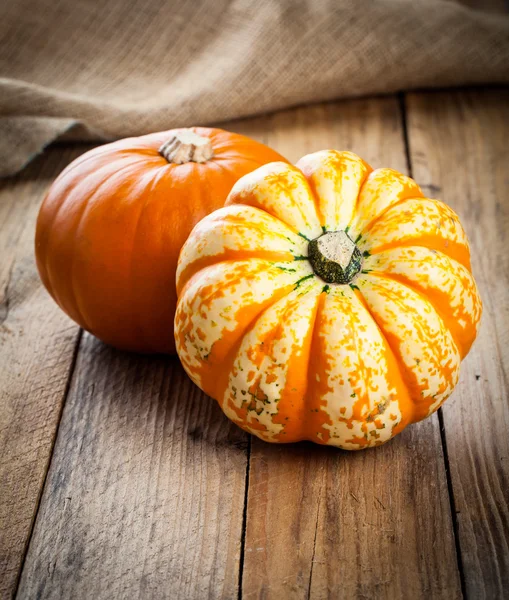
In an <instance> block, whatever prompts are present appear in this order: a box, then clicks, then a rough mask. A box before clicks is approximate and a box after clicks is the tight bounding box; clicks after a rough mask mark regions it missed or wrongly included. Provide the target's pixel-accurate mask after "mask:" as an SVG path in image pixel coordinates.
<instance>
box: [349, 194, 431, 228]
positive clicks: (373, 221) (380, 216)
mask: <svg viewBox="0 0 509 600" xmlns="http://www.w3.org/2000/svg"><path fill="white" fill-rule="evenodd" d="M359 196H360V193H359ZM359 196H358V197H359ZM409 200H422V198H420V197H418V196H417V197H415V198H414V197H413V198H401V199H400V200H398V201H397V202H395V203H394V204H389V206H386V207H385V208H384V209H383V210H382V211H381V212H379V213H378V214H377V215H376V216H375V217H373V218H372V219H371V221H369V223H366V224H365V225H364V227H363V228H362V230H361V231H359V235H360V236H362V237H365V236H367V235H369V232H370V231H371V229H372V228H373V227H374V226H375V225H376V224H377V223H378V222H379V221H381V220H382V219H383V217H385V215H386V214H387V213H388V212H389V211H390V210H392V209H393V208H397V207H398V206H399V205H400V204H404V203H405V202H408V201H409ZM354 221H355V218H354ZM353 225H355V223H353Z"/></svg>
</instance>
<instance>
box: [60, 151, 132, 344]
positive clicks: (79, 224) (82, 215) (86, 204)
mask: <svg viewBox="0 0 509 600" xmlns="http://www.w3.org/2000/svg"><path fill="white" fill-rule="evenodd" d="M140 162H141V161H140ZM105 166H106V167H108V168H109V167H110V165H108V164H107V165H105ZM133 166H134V165H133V164H131V163H129V164H128V165H125V166H124V167H122V168H121V169H119V170H118V171H114V172H113V173H109V175H108V174H107V176H106V177H105V178H104V179H103V180H102V181H101V183H100V184H99V185H98V186H97V187H96V188H94V190H93V192H92V193H91V194H90V195H88V196H87V197H86V199H85V201H84V202H83V210H82V211H81V213H80V216H79V217H78V222H77V224H76V228H75V230H74V233H73V236H72V237H73V240H74V241H73V248H74V246H75V244H76V240H77V239H78V237H77V236H78V233H79V231H80V229H81V228H82V227H83V226H84V223H85V222H86V218H85V215H86V213H87V212H88V211H89V209H90V206H91V203H92V199H94V198H96V197H97V193H98V192H99V191H100V190H101V188H102V187H103V186H104V185H106V184H107V183H108V181H109V179H110V177H111V176H112V175H115V176H117V175H119V174H120V173H122V172H123V171H125V170H128V168H129V169H130V168H133ZM67 197H68V196H67ZM62 204H63V203H62ZM76 255H77V252H76V251H75V250H74V251H73V252H72V258H71V265H70V274H71V277H70V282H71V285H70V286H69V287H70V289H71V291H72V296H73V299H74V304H75V306H76V308H77V309H78V311H77V312H78V314H79V315H80V317H81V319H82V320H83V323H84V324H85V329H86V330H87V331H90V332H91V333H94V329H95V328H92V327H90V325H89V324H88V322H89V320H88V319H86V318H85V315H84V313H83V310H82V308H81V307H80V305H79V301H78V297H79V294H76V291H75V286H76V269H75V268H74V266H75V264H76Z"/></svg>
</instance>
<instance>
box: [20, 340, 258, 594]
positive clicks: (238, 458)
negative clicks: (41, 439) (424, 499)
mask: <svg viewBox="0 0 509 600" xmlns="http://www.w3.org/2000/svg"><path fill="white" fill-rule="evenodd" d="M246 446H247V435H246V434H244V432H242V431H241V430H239V429H238V428H236V427H235V426H233V425H232V424H230V423H229V422H228V421H227V420H226V419H225V418H224V416H223V415H222V413H221V411H220V409H219V407H218V406H217V405H216V403H215V402H213V401H212V400H210V399H209V398H207V397H206V396H204V395H203V394H202V393H201V392H200V391H199V390H198V388H196V387H195V386H194V385H193V384H192V383H191V382H190V380H189V379H188V378H187V376H186V375H185V374H184V372H183V370H182V368H181V367H180V365H179V364H178V362H177V360H176V359H171V358H167V357H141V356H137V355H134V354H127V353H122V352H119V351H116V350H113V349H111V348H109V347H107V346H105V345H103V344H101V343H100V342H98V341H97V340H96V339H94V338H93V337H92V336H90V335H89V334H85V335H84V338H83V340H82V343H81V348H80V352H79V355H78V359H77V364H76V369H75V372H74V377H73V380H72V385H71V389H70V392H69V396H68V400H67V402H66V405H65V409H64V413H63V416H62V422H61V425H60V429H59V433H58V437H57V442H56V445H55V451H54V455H53V460H52V463H51V467H50V470H49V473H48V478H47V483H46V486H45V489H44V494H43V497H42V500H41V507H40V510H39V516H38V519H37V522H36V524H35V527H34V534H33V537H32V541H31V544H30V547H29V551H28V554H27V559H26V562H25V569H24V571H23V574H22V578H21V582H20V588H19V594H18V597H19V598H35V597H37V598H62V597H63V598H92V597H93V598H138V597H145V598H147V597H167V598H172V599H178V598H182V599H188V598H204V597H208V596H210V597H214V598H221V597H224V598H232V597H234V596H235V595H236V591H237V585H238V562H239V556H240V539H241V526H242V513H243V504H244V485H245V473H246Z"/></svg>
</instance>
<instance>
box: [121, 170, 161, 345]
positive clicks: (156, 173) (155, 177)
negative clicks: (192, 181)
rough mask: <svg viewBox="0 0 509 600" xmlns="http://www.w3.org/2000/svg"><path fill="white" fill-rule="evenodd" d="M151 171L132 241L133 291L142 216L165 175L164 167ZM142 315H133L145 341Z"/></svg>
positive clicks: (140, 313)
mask: <svg viewBox="0 0 509 600" xmlns="http://www.w3.org/2000/svg"><path fill="white" fill-rule="evenodd" d="M149 173H150V182H149V184H148V185H146V186H145V187H144V190H143V191H144V194H143V195H144V196H145V198H144V200H143V204H142V206H141V209H140V212H139V214H138V218H137V220H136V225H135V226H134V232H133V235H132V238H133V243H132V248H131V260H130V265H131V267H130V275H129V278H130V280H131V282H130V283H131V285H130V286H129V287H130V288H131V290H132V291H133V290H134V289H135V287H136V286H135V281H134V269H135V266H134V261H135V259H136V253H135V250H136V246H137V244H138V234H139V230H140V225H141V222H142V218H143V213H144V212H145V209H146V208H147V204H148V202H149V200H150V196H151V192H152V191H153V190H154V188H155V186H156V184H157V183H158V181H159V179H160V178H161V177H163V176H164V174H165V170H164V169H154V170H152V171H149ZM141 315H142V312H141V311H139V310H137V311H135V312H134V313H133V315H132V316H133V317H134V318H135V319H136V321H137V325H138V326H137V336H138V338H140V339H143V340H144V341H146V338H145V336H144V335H143V329H144V328H143V325H142V323H141V321H140V317H141ZM133 320H134V319H133ZM133 325H134V323H133Z"/></svg>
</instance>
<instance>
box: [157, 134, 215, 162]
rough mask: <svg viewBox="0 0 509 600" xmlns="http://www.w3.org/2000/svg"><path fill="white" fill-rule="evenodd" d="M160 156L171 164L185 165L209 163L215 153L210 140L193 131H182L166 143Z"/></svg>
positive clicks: (160, 149)
mask: <svg viewBox="0 0 509 600" xmlns="http://www.w3.org/2000/svg"><path fill="white" fill-rule="evenodd" d="M159 154H160V155H161V156H163V157H164V158H165V159H166V160H167V161H168V162H169V163H174V164H176V165H183V164H184V163H188V162H197V163H204V162H207V161H208V160H209V159H210V158H212V156H213V154H214V152H213V150H212V143H211V141H210V139H209V138H207V137H203V136H201V135H198V134H197V133H195V132H194V131H192V129H182V130H181V131H178V132H177V133H175V134H174V135H173V136H172V137H171V138H170V139H169V140H167V141H166V142H164V144H163V145H162V146H161V147H160V148H159Z"/></svg>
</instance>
